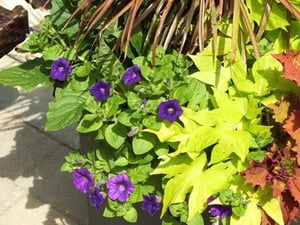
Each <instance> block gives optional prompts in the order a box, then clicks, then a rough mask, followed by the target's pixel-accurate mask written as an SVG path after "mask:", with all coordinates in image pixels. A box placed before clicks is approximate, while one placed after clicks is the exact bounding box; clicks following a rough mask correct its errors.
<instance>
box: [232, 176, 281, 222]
mask: <svg viewBox="0 0 300 225" xmlns="http://www.w3.org/2000/svg"><path fill="white" fill-rule="evenodd" d="M243 182H244V181H243V178H241V177H236V179H235V180H234V182H232V184H231V186H230V189H232V190H234V191H239V192H241V193H242V195H243V196H244V197H245V198H246V199H247V202H248V203H247V207H246V211H245V214H244V215H243V216H241V217H236V216H234V215H233V216H232V217H231V218H230V224H231V225H244V224H250V225H260V224H261V222H262V220H261V210H263V211H264V212H265V213H266V214H267V215H268V216H269V217H270V218H272V219H273V220H274V221H275V222H276V224H278V225H284V221H283V215H282V211H281V208H280V203H279V198H277V197H273V195H272V188H271V187H270V186H269V185H267V186H266V187H265V188H264V189H262V188H257V189H253V188H252V186H250V185H244V184H243Z"/></svg>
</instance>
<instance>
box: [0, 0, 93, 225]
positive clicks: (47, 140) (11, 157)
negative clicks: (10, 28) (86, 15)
mask: <svg viewBox="0 0 300 225" xmlns="http://www.w3.org/2000/svg"><path fill="white" fill-rule="evenodd" d="M20 3H22V4H25V7H29V6H28V5H26V4H27V3H25V1H22V0H9V1H7V0H0V5H2V6H7V7H8V8H13V5H14V4H20ZM29 10H30V23H31V24H36V23H37V22H38V20H40V19H41V18H42V14H43V12H42V13H41V14H40V13H35V11H32V9H30V8H29ZM32 14H34V15H33V16H32ZM36 20H37V21H36ZM31 57H32V56H31V55H30V54H24V53H23V54H20V53H17V52H15V51H12V52H10V53H9V54H8V55H6V56H5V57H3V58H0V70H2V69H3V68H6V67H11V66H14V65H17V64H19V63H21V62H23V61H26V60H27V59H28V58H31ZM51 95H52V88H44V87H39V88H36V89H35V90H34V91H33V92H30V93H26V92H24V91H22V90H21V89H17V88H9V87H5V86H2V85H0V225H86V224H87V204H86V201H87V199H86V198H85V196H83V195H82V194H81V193H79V192H78V191H77V190H75V188H73V185H72V177H71V174H68V173H62V172H60V167H61V165H62V163H63V160H64V156H65V155H66V154H68V152H70V151H72V150H73V149H76V148H78V147H79V138H78V134H77V133H76V132H75V129H74V127H69V128H66V129H64V130H62V131H59V132H45V131H44V124H45V112H47V110H48V102H49V101H50V100H51V98H52V96H51Z"/></svg>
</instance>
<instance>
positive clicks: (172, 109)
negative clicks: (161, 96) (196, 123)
mask: <svg viewBox="0 0 300 225" xmlns="http://www.w3.org/2000/svg"><path fill="white" fill-rule="evenodd" d="M182 113H183V111H182V109H181V106H180V104H179V101H178V100H177V99H171V100H168V101H165V102H161V103H160V104H159V106H158V117H159V118H160V119H162V120H163V119H166V120H168V121H169V122H170V123H173V122H174V121H175V120H176V119H177V118H178V117H179V116H181V115H182Z"/></svg>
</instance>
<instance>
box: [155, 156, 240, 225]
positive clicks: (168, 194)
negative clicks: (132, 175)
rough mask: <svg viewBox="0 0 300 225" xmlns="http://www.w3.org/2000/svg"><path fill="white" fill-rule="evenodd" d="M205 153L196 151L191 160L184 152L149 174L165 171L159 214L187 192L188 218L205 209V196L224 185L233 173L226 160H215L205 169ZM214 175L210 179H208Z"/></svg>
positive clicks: (215, 191) (233, 169)
mask: <svg viewBox="0 0 300 225" xmlns="http://www.w3.org/2000/svg"><path fill="white" fill-rule="evenodd" d="M206 164H207V158H206V154H205V153H202V154H200V155H199V156H198V157H197V158H196V159H195V160H192V159H191V158H189V157H187V156H186V155H183V154H181V155H178V156H175V157H172V158H171V159H169V160H166V161H162V163H161V164H160V165H159V166H158V167H157V168H156V169H155V170H154V171H153V172H152V174H165V175H166V177H169V178H170V180H169V181H168V182H167V184H166V186H165V195H164V199H163V208H162V215H164V214H165V213H166V211H167V208H168V207H169V206H170V205H171V204H173V203H180V202H184V201H185V199H186V197H187V196H188V194H189V201H188V202H189V215H188V220H190V219H191V218H193V216H195V215H196V214H197V213H199V212H200V213H201V212H203V211H204V209H205V208H206V203H207V196H211V195H214V194H215V193H217V192H218V191H219V190H220V189H222V188H225V187H227V186H228V185H229V183H230V181H231V176H232V175H233V174H234V173H235V172H236V170H235V167H234V166H233V165H232V164H231V163H230V162H229V163H219V164H217V165H214V166H212V167H210V168H208V169H207V168H206ZM211 177H214V179H211Z"/></svg>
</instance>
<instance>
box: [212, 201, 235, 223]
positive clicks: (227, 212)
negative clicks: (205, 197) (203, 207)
mask: <svg viewBox="0 0 300 225" xmlns="http://www.w3.org/2000/svg"><path fill="white" fill-rule="evenodd" d="M209 213H210V215H212V216H214V217H220V219H224V218H226V217H229V216H231V215H232V210H231V206H229V205H220V204H215V205H209Z"/></svg>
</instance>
